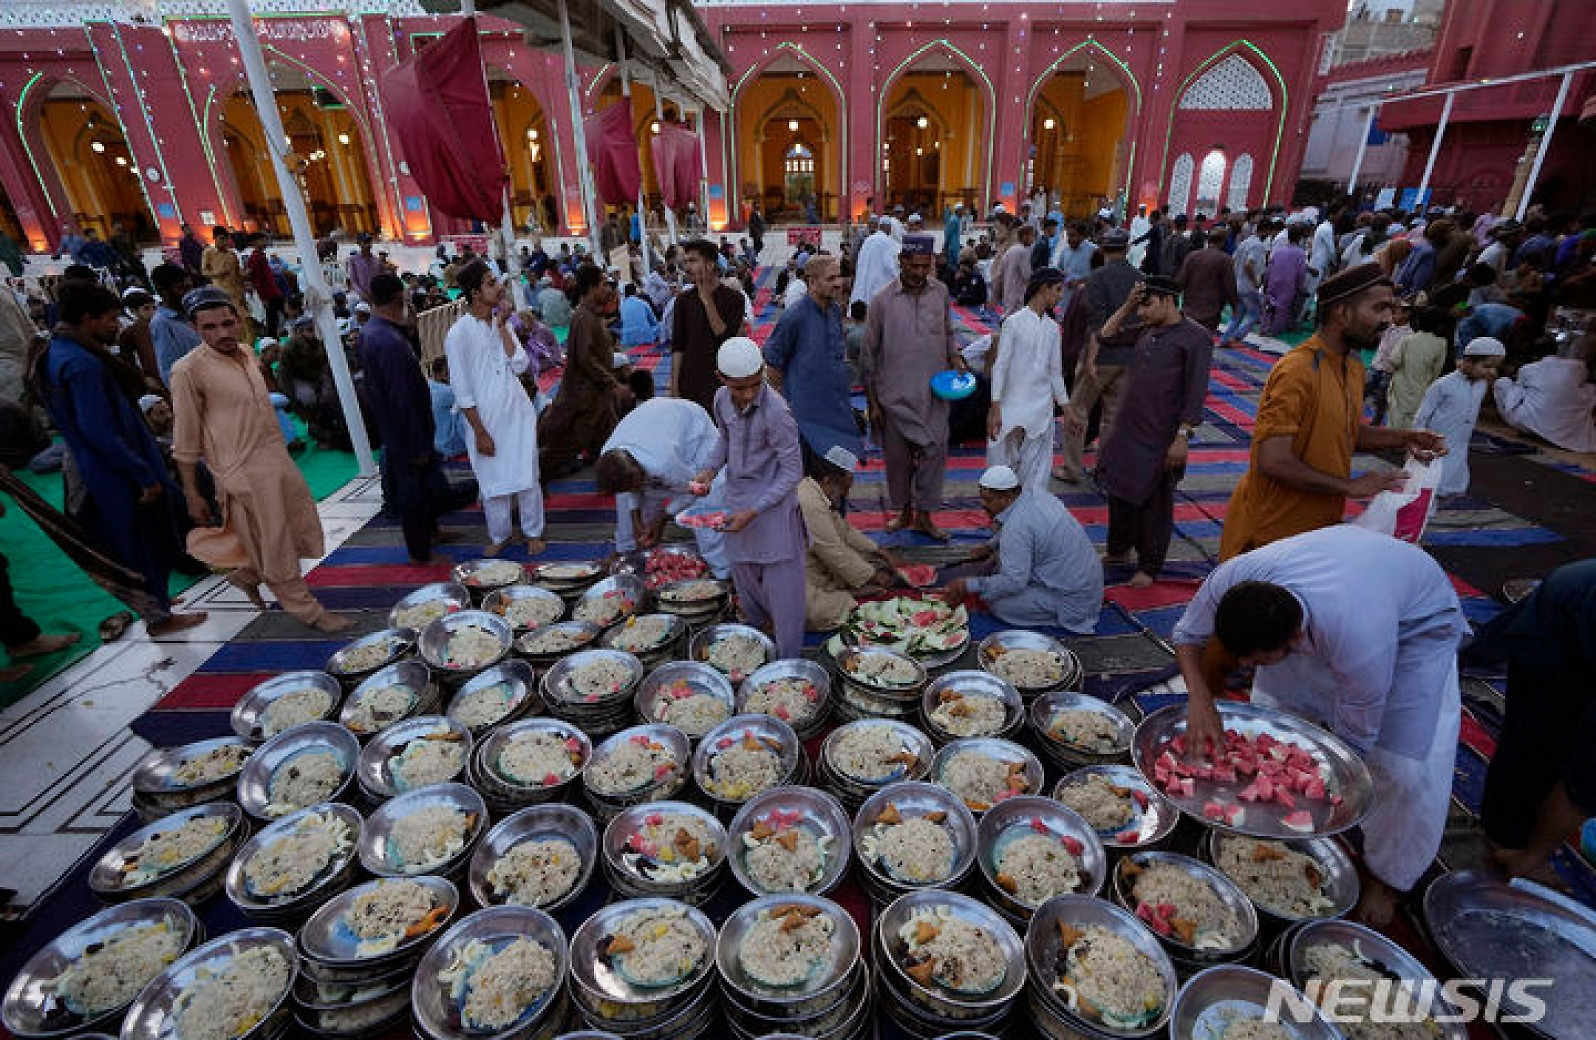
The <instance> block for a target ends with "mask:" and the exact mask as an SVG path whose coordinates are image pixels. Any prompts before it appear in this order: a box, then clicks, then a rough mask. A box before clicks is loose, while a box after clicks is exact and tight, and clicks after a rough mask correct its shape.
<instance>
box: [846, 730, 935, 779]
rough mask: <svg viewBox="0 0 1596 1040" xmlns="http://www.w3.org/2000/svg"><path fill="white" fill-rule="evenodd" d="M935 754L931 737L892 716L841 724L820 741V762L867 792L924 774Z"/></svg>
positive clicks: (928, 770)
mask: <svg viewBox="0 0 1596 1040" xmlns="http://www.w3.org/2000/svg"><path fill="white" fill-rule="evenodd" d="M933 755H934V749H933V748H932V745H931V740H930V738H928V737H927V736H926V735H925V734H924V733H922V732H920V731H919V730H918V729H916V728H914V727H913V726H910V725H908V724H907V723H903V722H894V721H892V720H890V719H862V720H860V721H858V722H849V723H847V724H845V725H842V726H838V727H837V728H836V729H834V730H832V731H831V733H830V734H828V735H827V737H826V740H825V742H824V743H823V744H821V745H820V759H821V762H822V763H824V764H825V765H826V766H827V767H828V768H830V769H831V770H832V771H833V772H834V773H836V774H837V775H838V776H840V777H841V778H843V779H844V780H846V781H847V782H848V783H849V784H851V785H853V786H854V787H855V788H857V789H861V790H864V791H866V792H869V791H874V790H878V789H880V788H881V787H884V786H886V785H887V784H892V783H897V782H898V781H900V780H917V779H919V778H920V777H923V776H925V775H926V774H927V773H928V772H930V769H931V760H932V757H933Z"/></svg>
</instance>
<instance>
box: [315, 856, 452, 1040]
mask: <svg viewBox="0 0 1596 1040" xmlns="http://www.w3.org/2000/svg"><path fill="white" fill-rule="evenodd" d="M385 901H388V902H391V904H392V905H393V906H394V907H395V908H396V909H395V911H394V913H393V914H392V915H391V920H392V921H393V922H394V923H392V924H391V925H390V927H388V928H387V929H383V928H382V927H381V921H382V920H384V919H387V916H388V915H379V914H376V913H369V912H367V908H368V907H370V906H371V905H372V904H374V903H375V904H377V905H378V906H382V905H386V903H385ZM459 905H460V894H459V892H458V890H456V888H455V887H454V885H452V884H450V883H449V882H448V881H446V880H444V879H443V878H440V877H430V876H422V877H412V878H378V879H377V880H375V881H368V882H367V883H365V884H363V885H357V886H356V887H354V888H351V889H349V890H347V891H345V892H342V893H340V894H339V895H337V896H334V897H333V898H332V899H331V900H329V901H328V902H326V903H323V904H322V906H321V908H320V909H319V910H317V911H316V912H315V913H314V914H313V915H311V918H310V920H308V921H306V922H305V925H304V927H302V928H301V929H300V930H299V937H298V950H299V962H300V970H301V972H302V975H301V977H300V979H299V982H298V983H297V984H296V985H295V987H294V1015H295V1018H296V1019H297V1021H298V1024H299V1026H300V1028H301V1029H303V1030H305V1031H306V1032H309V1033H312V1034H315V1035H319V1036H335V1037H353V1036H360V1035H371V1034H376V1033H380V1032H383V1031H385V1030H388V1029H392V1028H393V1027H395V1026H397V1025H399V1024H400V1023H401V1022H403V1021H404V1020H405V1017H406V1016H407V1015H408V1014H409V1011H410V989H411V979H412V977H413V976H414V975H415V974H416V966H417V964H418V962H419V961H420V960H421V958H422V956H423V955H424V954H425V953H426V951H427V949H428V947H430V946H431V945H432V943H433V942H434V941H435V940H436V939H437V938H438V936H439V934H440V933H441V932H442V931H443V930H444V927H445V926H446V925H447V924H448V922H449V921H450V920H451V919H452V918H453V917H454V916H455V913H456V911H457V910H458V909H459ZM352 911H353V912H355V916H352Z"/></svg>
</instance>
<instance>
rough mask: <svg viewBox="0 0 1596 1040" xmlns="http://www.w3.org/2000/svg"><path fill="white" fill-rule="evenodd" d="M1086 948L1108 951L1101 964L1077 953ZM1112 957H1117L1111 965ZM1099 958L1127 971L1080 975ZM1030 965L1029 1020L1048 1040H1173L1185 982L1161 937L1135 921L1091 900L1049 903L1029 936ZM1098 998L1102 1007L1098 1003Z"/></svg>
mask: <svg viewBox="0 0 1596 1040" xmlns="http://www.w3.org/2000/svg"><path fill="white" fill-rule="evenodd" d="M1104 933H1106V934H1104ZM1083 941H1084V942H1089V943H1099V944H1100V945H1101V946H1102V948H1101V949H1100V950H1097V951H1095V956H1094V955H1093V954H1092V952H1091V951H1086V950H1084V949H1078V948H1076V947H1077V944H1079V943H1082V942H1083ZM1116 947H1117V949H1116ZM1072 949H1073V951H1074V952H1073V953H1072V952H1071V951H1072ZM1110 953H1113V954H1117V956H1115V957H1113V958H1112V959H1110V958H1109V956H1108V955H1109V954H1110ZM1098 957H1101V958H1102V960H1103V962H1104V963H1113V964H1123V965H1125V967H1124V968H1122V969H1120V970H1119V971H1117V972H1115V973H1113V974H1112V975H1110V974H1109V973H1107V972H1105V973H1103V977H1093V976H1081V975H1078V974H1077V972H1080V971H1083V970H1085V969H1084V968H1083V965H1092V964H1095V963H1097V958H1098ZM1025 962H1026V967H1027V968H1028V969H1029V978H1028V979H1027V981H1026V986H1025V1011H1026V1012H1027V1019H1028V1021H1029V1022H1030V1023H1031V1024H1032V1025H1033V1026H1034V1027H1035V1030H1036V1032H1037V1034H1038V1035H1040V1036H1042V1037H1046V1038H1047V1040H1132V1038H1138V1037H1163V1036H1166V1035H1167V1034H1166V1033H1165V1031H1164V1027H1165V1025H1166V1024H1167V1023H1168V1022H1169V1016H1170V1013H1171V1011H1172V1010H1173V1009H1174V1006H1175V994H1176V992H1177V991H1178V990H1179V988H1180V980H1179V979H1178V978H1177V977H1176V975H1175V966H1174V965H1173V964H1172V963H1170V960H1169V955H1168V954H1167V953H1166V952H1164V948H1163V947H1162V946H1160V945H1159V942H1158V939H1157V937H1156V936H1154V935H1153V933H1152V932H1150V931H1148V930H1147V927H1146V926H1145V925H1144V924H1142V922H1141V921H1139V920H1137V919H1136V916H1135V915H1134V914H1132V913H1130V912H1128V911H1126V910H1122V909H1120V908H1119V907H1117V906H1115V905H1113V904H1112V903H1109V902H1106V901H1104V900H1102V899H1097V898H1094V897H1092V896H1091V895H1064V896H1058V897H1056V898H1053V899H1050V900H1048V901H1047V902H1045V903H1043V904H1042V905H1041V906H1040V907H1038V908H1037V910H1036V912H1035V914H1033V915H1032V917H1031V923H1030V927H1029V928H1027V929H1026V932H1025ZM1132 968H1134V975H1133V974H1132V972H1131V970H1130V969H1132ZM1082 990H1085V993H1082ZM1105 993H1111V994H1114V995H1115V997H1116V998H1117V1001H1111V1000H1108V999H1104V998H1103V997H1102V994H1105ZM1093 997H1097V998H1098V999H1097V1000H1096V1001H1095V1002H1094V1001H1093V1000H1092V999H1091V998H1093ZM1179 1035H1181V1036H1201V1035H1204V1034H1192V1033H1183V1034H1179Z"/></svg>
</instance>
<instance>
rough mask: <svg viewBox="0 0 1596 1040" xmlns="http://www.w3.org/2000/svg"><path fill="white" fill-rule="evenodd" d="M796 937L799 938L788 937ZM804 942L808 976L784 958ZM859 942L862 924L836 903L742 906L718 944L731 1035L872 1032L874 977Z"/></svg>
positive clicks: (784, 900)
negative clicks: (872, 979) (791, 966)
mask: <svg viewBox="0 0 1596 1040" xmlns="http://www.w3.org/2000/svg"><path fill="white" fill-rule="evenodd" d="M789 932H798V933H800V937H799V938H796V939H790V938H787V935H788V933H789ZM800 943H802V944H803V946H802V947H800V948H801V949H804V950H806V951H812V953H811V960H810V961H809V963H808V964H806V965H804V968H805V969H806V970H805V971H803V972H802V973H801V974H800V973H799V972H797V971H796V970H793V969H791V968H790V966H789V965H788V964H787V963H784V962H783V961H782V960H779V959H777V958H781V957H782V956H784V955H787V954H789V952H790V950H789V947H791V946H798V944H800ZM860 945H861V943H860V937H859V927H858V925H856V924H855V923H854V921H853V918H852V917H850V916H849V915H848V913H847V911H845V910H843V908H842V907H840V906H838V905H837V904H836V903H833V902H832V901H831V900H829V899H821V898H818V897H816V896H807V895H792V894H789V895H772V896H764V897H761V898H759V899H755V900H753V901H751V902H748V903H745V904H743V905H742V906H740V907H738V908H737V909H736V910H735V911H733V912H732V915H731V916H730V917H728V918H727V919H726V923H725V925H724V926H723V927H722V928H721V931H720V938H719V941H718V942H717V943H716V946H715V965H716V968H717V969H718V970H719V974H720V991H721V996H722V998H723V999H724V1001H725V1005H726V1022H727V1025H728V1026H729V1027H730V1029H731V1032H732V1035H733V1036H734V1037H736V1038H737V1040H754V1038H756V1037H768V1036H770V1035H772V1033H773V1032H775V1033H790V1034H797V1035H802V1036H809V1037H835V1038H838V1040H851V1038H854V1037H862V1036H865V1035H867V1034H868V1033H869V1031H870V1027H871V1025H872V1023H871V1020H870V980H869V978H868V976H869V971H868V970H867V969H866V968H865V965H864V961H863V958H862V956H861V950H860ZM816 947H818V949H816ZM774 972H780V973H781V974H779V975H778V974H774Z"/></svg>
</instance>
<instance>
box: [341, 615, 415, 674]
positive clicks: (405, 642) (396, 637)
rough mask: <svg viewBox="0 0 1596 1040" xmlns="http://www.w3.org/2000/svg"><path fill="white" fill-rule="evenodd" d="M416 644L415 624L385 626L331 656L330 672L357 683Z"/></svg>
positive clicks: (352, 641)
mask: <svg viewBox="0 0 1596 1040" xmlns="http://www.w3.org/2000/svg"><path fill="white" fill-rule="evenodd" d="M415 646H416V630H415V629H413V628H385V629H382V630H381V631H378V632H371V633H369V634H367V635H363V636H361V637H360V638H359V639H354V640H351V641H350V642H349V643H348V644H347V645H345V646H344V647H343V648H342V649H341V650H339V651H338V652H337V653H335V654H333V655H332V656H331V657H329V658H328V659H327V674H328V675H331V676H332V677H333V678H335V679H337V680H338V681H339V682H341V683H343V684H344V685H345V686H353V685H355V684H357V683H359V682H361V681H362V680H363V679H365V678H366V677H367V676H369V675H371V674H372V673H374V672H377V671H379V670H380V669H383V668H386V667H388V666H389V665H391V664H393V663H394V662H395V661H398V660H400V659H401V658H403V657H405V656H407V655H408V654H409V653H410V652H411V651H412V650H414V649H415Z"/></svg>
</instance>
